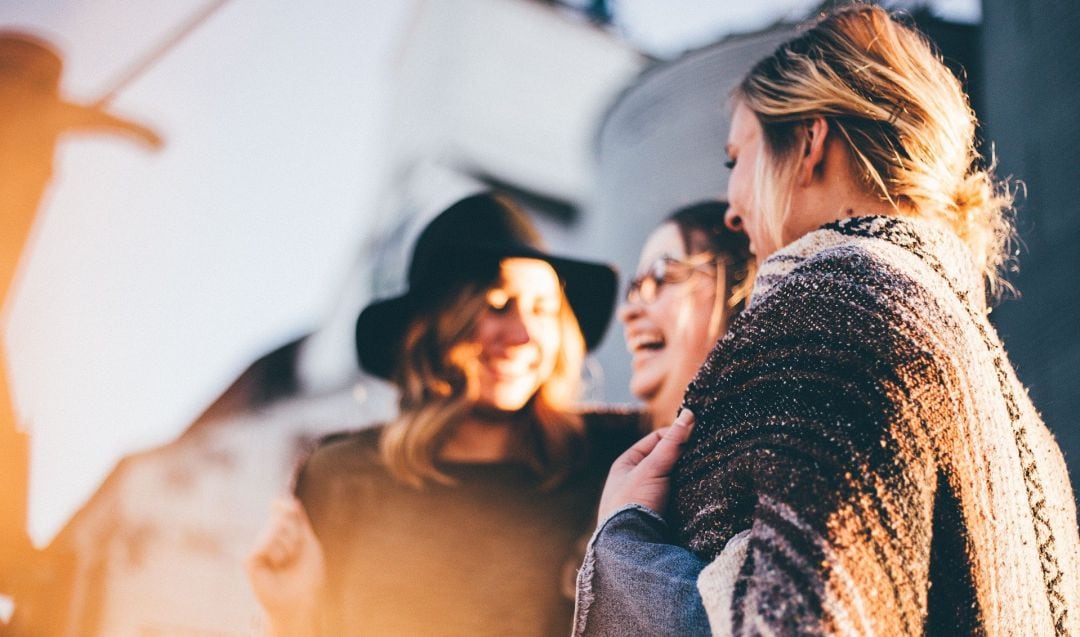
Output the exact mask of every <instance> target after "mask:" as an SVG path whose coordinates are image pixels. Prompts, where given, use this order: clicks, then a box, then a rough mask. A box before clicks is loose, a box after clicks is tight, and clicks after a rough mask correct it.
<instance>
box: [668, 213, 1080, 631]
mask: <svg viewBox="0 0 1080 637" xmlns="http://www.w3.org/2000/svg"><path fill="white" fill-rule="evenodd" d="M983 298H984V294H983V288H982V281H981V278H980V275H979V273H978V271H977V270H976V268H975V267H974V266H973V263H972V259H971V257H970V253H969V252H968V251H967V250H966V249H965V247H964V245H963V244H962V242H961V241H960V240H959V239H958V238H957V237H956V236H955V235H954V234H952V233H951V232H949V231H948V230H945V229H944V228H942V227H940V226H938V225H937V224H934V223H932V222H929V221H924V220H913V219H901V218H895V217H865V218H856V219H850V220H845V221H842V222H836V223H832V224H829V225H827V226H824V227H823V228H821V229H820V230H817V231H815V232H812V233H810V234H808V235H806V236H805V237H803V238H801V239H800V240H798V241H796V242H794V243H792V244H791V245H789V246H787V247H786V248H785V249H783V250H781V251H779V252H777V253H776V254H774V255H773V256H771V257H770V258H769V259H768V260H767V261H766V262H765V263H764V264H763V267H762V269H761V272H760V274H759V276H758V280H757V289H756V290H755V292H754V296H753V298H752V300H751V305H750V308H749V309H748V310H747V311H746V312H745V313H744V314H743V315H742V316H741V317H739V319H737V320H736V321H735V322H734V323H733V325H732V327H731V330H730V332H729V334H728V336H727V337H726V338H725V339H724V340H723V341H722V342H721V343H720V344H719V346H718V347H717V348H716V350H714V351H713V353H712V354H711V355H710V357H709V359H708V360H707V361H706V363H705V365H704V366H703V367H702V369H701V371H700V372H699V374H698V377H697V378H696V379H695V380H694V381H693V382H692V383H691V385H690V388H689V390H688V395H687V405H688V406H689V407H690V408H691V409H692V410H694V412H695V413H696V415H697V423H698V424H697V426H696V428H695V431H694V433H693V437H692V439H691V441H690V444H689V446H688V449H687V451H686V453H685V454H684V456H683V458H682V459H681V460H680V463H679V465H678V466H677V467H676V471H675V474H674V481H673V486H674V495H673V503H672V509H673V510H672V512H671V518H672V520H673V522H674V525H675V528H677V529H678V530H679V532H680V533H681V538H682V540H683V542H684V543H685V544H686V545H687V546H688V547H689V548H690V549H692V550H693V551H695V552H697V553H698V554H699V555H700V556H702V557H703V558H705V559H707V560H714V559H715V561H714V562H713V564H712V565H711V566H710V567H709V568H707V569H706V571H705V572H704V573H703V574H702V576H701V577H700V578H699V580H698V583H699V588H700V590H701V592H702V596H703V598H704V601H705V604H706V609H707V610H708V611H709V616H710V621H711V623H712V627H713V630H714V632H715V633H716V634H737V635H744V634H755V635H756V634H777V635H794V634H800V635H801V634H841V635H920V634H949V635H965V634H973V635H982V634H985V635H1026V636H1031V635H1040V636H1041V635H1080V606H1078V603H1080V602H1078V600H1080V584H1078V570H1080V549H1078V544H1080V539H1078V534H1077V524H1076V509H1075V502H1074V499H1073V494H1072V490H1071V487H1070V483H1069V477H1068V474H1067V472H1066V468H1065V464H1064V461H1063V459H1062V456H1061V452H1060V450H1059V448H1058V446H1057V444H1056V442H1055V441H1054V440H1053V438H1052V436H1051V434H1050V433H1049V431H1048V430H1047V428H1046V427H1045V425H1044V424H1043V423H1042V421H1041V419H1040V417H1039V415H1038V413H1037V412H1036V411H1035V409H1034V407H1033V406H1032V404H1031V402H1030V400H1029V399H1028V396H1027V393H1026V391H1025V390H1024V388H1023V386H1022V385H1021V384H1020V383H1019V382H1018V380H1017V379H1016V376H1015V374H1014V371H1013V368H1012V366H1011V364H1010V363H1009V361H1008V359H1007V357H1006V355H1005V353H1004V351H1003V349H1002V347H1001V344H1000V342H999V339H998V337H997V334H996V333H995V331H994V329H993V328H992V327H991V325H990V323H989V322H988V320H987V312H986V310H985V306H984V303H983V300H982V299H983ZM747 530H748V534H747V533H746V531H747ZM737 534H738V536H737V537H736V535H737ZM733 538H734V540H735V541H733V542H731V544H730V545H728V548H727V549H725V545H727V544H728V541H729V540H732V539H733ZM717 558H719V559H717Z"/></svg>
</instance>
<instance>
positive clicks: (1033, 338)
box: [979, 0, 1080, 496]
mask: <svg viewBox="0 0 1080 637" xmlns="http://www.w3.org/2000/svg"><path fill="white" fill-rule="evenodd" d="M1078 35H1080V3H1076V2H1057V1H1055V0H1026V1H1024V2H1013V1H1011V0H983V26H982V32H981V35H980V42H981V44H980V47H979V49H980V61H981V63H982V68H983V77H984V79H983V87H984V91H983V93H982V97H983V100H982V101H983V104H984V108H983V111H982V113H981V114H982V120H983V131H982V133H983V137H984V139H985V140H986V142H988V143H989V145H992V147H993V149H994V151H995V154H996V155H997V158H998V168H997V170H998V174H1000V175H1011V176H1012V177H1013V178H1014V179H1015V180H1017V183H1019V182H1022V183H1023V184H1024V187H1023V188H1021V189H1020V197H1019V198H1018V202H1019V212H1018V215H1017V227H1018V229H1019V231H1020V243H1019V245H1017V246H1016V247H1017V253H1018V254H1019V262H1020V269H1019V271H1018V272H1016V273H1015V274H1014V275H1013V276H1011V277H1010V279H1011V280H1012V281H1013V282H1014V283H1015V285H1016V287H1017V289H1018V290H1019V293H1020V296H1019V298H1018V299H1016V300H1008V301H1005V302H1004V303H1002V304H1001V305H1000V307H998V308H997V309H996V310H994V313H993V314H991V318H992V319H993V321H994V323H995V324H996V325H997V327H998V329H999V330H1000V332H1001V336H1002V339H1003V340H1004V341H1005V345H1006V347H1007V349H1008V351H1009V356H1010V357H1011V358H1012V360H1013V362H1014V363H1015V364H1016V371H1017V374H1018V375H1019V376H1020V380H1022V381H1023V382H1024V384H1026V385H1027V386H1028V389H1029V390H1030V392H1031V398H1032V400H1033V401H1034V402H1035V406H1036V407H1038V408H1039V410H1040V411H1041V412H1042V414H1043V418H1045V419H1046V422H1047V424H1048V425H1050V428H1051V429H1052V430H1053V432H1054V434H1055V435H1056V436H1057V440H1058V443H1059V444H1060V445H1061V448H1062V450H1063V451H1064V452H1065V460H1066V462H1068V464H1069V473H1070V475H1071V476H1072V482H1073V491H1074V493H1076V494H1077V495H1078V496H1080V320H1078V319H1077V316H1078V315H1080V284H1078V283H1077V273H1080V250H1078V249H1077V246H1080V214H1078V209H1080V111H1078V110H1077V105H1080V77H1078V76H1077V73H1076V69H1077V68H1080V49H1078V48H1077V47H1076V46H1075V45H1074V44H1073V43H1074V42H1075V39H1076V38H1077V37H1078Z"/></svg>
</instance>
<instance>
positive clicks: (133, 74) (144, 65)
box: [94, 0, 229, 107]
mask: <svg viewBox="0 0 1080 637" xmlns="http://www.w3.org/2000/svg"><path fill="white" fill-rule="evenodd" d="M228 2H229V0H214V1H213V2H211V3H210V4H208V5H207V6H205V7H204V8H203V9H202V10H201V11H199V12H198V13H196V14H194V15H192V16H191V18H189V19H188V20H187V21H186V22H184V23H183V24H181V25H180V26H178V27H177V28H176V29H174V30H173V32H172V34H170V35H169V36H168V37H167V38H165V39H164V40H162V41H161V42H160V43H159V44H158V45H157V46H155V47H154V48H152V49H150V50H149V51H147V52H146V53H145V54H144V55H143V56H142V57H140V58H139V59H137V60H135V61H134V62H132V63H131V64H130V65H129V66H128V67H127V69H125V70H124V71H122V72H121V73H120V74H119V75H117V76H116V79H114V80H113V81H112V82H111V83H110V84H109V88H108V89H106V91H105V93H104V94H103V95H102V96H101V97H99V98H98V99H97V101H95V102H94V105H95V106H99V107H103V106H105V105H106V104H108V103H109V102H111V101H112V100H113V99H115V98H116V96H117V95H118V94H119V93H120V91H122V90H124V89H125V88H126V87H127V86H128V84H131V83H132V82H133V81H135V79H136V78H138V77H139V76H140V75H142V74H143V73H145V72H146V71H147V70H148V69H149V68H150V67H152V66H154V65H155V64H157V62H158V61H159V60H161V58H163V57H165V54H166V53H168V52H169V51H171V50H172V49H173V48H174V47H176V45H177V44H179V43H180V42H182V41H183V40H184V38H186V37H187V36H189V35H191V33H192V32H193V31H195V29H197V28H199V26H200V25H202V24H203V23H204V22H206V21H207V20H209V19H210V17H211V16H213V15H214V14H215V13H217V12H218V10H220V9H221V8H222V7H223V6H225V4H226V3H228Z"/></svg>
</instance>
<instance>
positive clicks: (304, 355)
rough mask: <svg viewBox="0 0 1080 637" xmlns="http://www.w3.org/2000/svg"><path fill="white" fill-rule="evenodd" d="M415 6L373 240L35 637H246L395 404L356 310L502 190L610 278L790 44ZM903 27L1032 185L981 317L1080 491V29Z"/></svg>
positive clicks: (924, 22) (712, 172) (717, 149)
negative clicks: (317, 461)
mask: <svg viewBox="0 0 1080 637" xmlns="http://www.w3.org/2000/svg"><path fill="white" fill-rule="evenodd" d="M418 6H419V7H420V9H419V10H418V12H417V14H416V16H415V18H414V21H413V23H412V26H411V28H410V31H409V36H408V38H407V40H406V41H405V42H403V43H402V46H401V50H400V54H399V56H398V58H397V62H396V63H395V66H394V68H393V70H392V72H393V73H394V75H395V77H396V78H397V80H398V81H399V86H400V90H399V92H398V93H397V100H396V108H395V110H394V113H395V116H394V117H395V120H394V121H393V122H392V123H391V124H390V126H389V127H388V138H387V140H386V142H385V149H386V161H387V162H388V163H389V165H390V166H392V170H390V171H388V172H389V173H390V174H391V179H390V181H389V182H388V183H386V184H385V186H384V192H385V196H384V197H383V200H382V203H381V210H382V212H383V213H384V214H382V215H380V219H381V222H382V227H381V228H380V229H379V232H377V233H375V236H376V237H378V239H376V240H374V241H372V242H371V243H370V244H369V245H368V246H366V248H365V250H364V251H363V252H362V254H360V255H358V259H357V263H356V266H355V268H354V270H353V274H352V277H351V279H350V280H349V282H348V284H347V285H346V286H345V288H344V289H343V290H342V294H341V300H340V303H339V304H338V307H337V310H336V311H335V313H334V315H333V317H331V319H330V320H329V321H328V322H327V323H326V325H324V326H323V327H322V328H321V329H320V330H319V331H317V332H315V333H312V334H310V335H308V336H306V337H304V338H302V339H299V340H296V341H293V342H291V343H287V344H285V345H283V346H282V347H281V348H279V349H277V350H275V351H274V352H272V353H270V354H268V355H267V356H265V357H263V358H262V359H260V360H259V361H257V362H255V363H254V364H253V365H252V366H251V368H250V369H249V370H248V371H247V372H245V373H244V375H242V376H241V377H240V378H239V379H238V380H237V381H236V382H235V383H234V384H233V385H232V387H230V388H229V389H228V390H227V391H226V392H225V393H224V394H223V395H222V397H221V398H220V399H219V400H218V401H217V402H216V403H215V404H214V405H212V406H211V407H210V408H209V409H208V410H207V411H206V413H205V414H204V415H203V416H202V417H201V418H199V420H198V421H197V422H196V423H195V424H193V425H192V426H191V427H190V428H189V430H188V431H187V432H186V433H185V434H184V435H182V436H181V437H180V438H179V439H178V440H177V441H176V442H174V443H172V444H170V445H167V446H165V447H163V448H161V449H158V450H154V451H150V452H146V453H142V454H138V455H135V456H132V457H129V458H127V459H125V460H124V461H122V462H121V463H120V464H119V465H118V467H117V468H116V470H115V471H114V472H113V474H112V475H111V477H110V478H109V479H108V480H107V481H106V483H105V484H104V485H103V486H102V488H101V489H100V490H99V491H98V492H97V494H96V495H95V496H94V498H92V499H91V501H90V502H88V503H87V504H86V506H85V507H84V508H83V509H82V510H81V511H80V512H79V513H78V514H77V515H76V516H75V517H74V518H73V519H72V520H71V522H70V523H69V524H68V525H67V526H66V527H65V529H64V530H63V531H62V532H61V534H60V536H59V537H58V538H57V540H56V541H55V542H54V543H53V545H52V546H51V547H50V549H49V552H48V555H49V559H50V563H49V564H50V565H51V566H50V567H49V568H44V569H43V570H42V573H41V574H40V577H39V585H40V586H41V587H42V588H43V589H51V591H52V592H53V593H54V597H48V596H43V597H41V599H43V600H45V601H46V606H40V605H30V607H29V608H24V609H22V610H23V611H24V612H26V613H28V616H27V619H36V620H37V621H36V622H33V626H34V627H35V628H40V630H38V632H39V633H40V634H48V635H110V636H111V635H119V636H126V635H247V634H256V633H258V631H259V630H260V625H261V621H262V620H261V615H260V612H259V610H258V608H257V606H256V604H255V602H254V600H253V598H252V597H251V594H250V592H249V590H248V587H247V584H246V580H245V578H244V575H243V572H242V567H241V562H242V558H243V556H244V554H245V553H246V551H247V549H248V547H249V546H250V545H251V542H252V541H253V539H254V536H255V533H256V531H257V530H258V529H259V528H260V526H261V525H262V523H263V521H264V518H265V516H266V513H267V512H268V507H269V503H270V501H271V499H272V498H273V497H274V495H276V494H277V493H280V492H281V491H282V490H284V489H285V488H287V486H288V480H289V476H290V474H291V471H292V468H293V467H294V464H295V462H296V459H297V457H298V454H299V453H300V452H301V450H302V449H303V448H304V446H305V445H307V444H309V443H310V442H311V441H312V440H314V439H316V438H317V437H318V436H320V435H322V434H323V433H326V432H329V431H334V430H339V429H342V428H350V427H362V426H366V425H369V424H371V423H373V422H377V421H381V420H385V419H386V418H388V417H391V415H392V414H393V411H394V406H393V404H394V396H393V392H392V391H390V390H389V388H388V387H387V386H386V385H385V384H382V383H380V382H378V381H376V380H374V379H371V378H367V377H365V376H363V375H361V374H360V373H359V371H358V370H357V369H356V362H355V358H354V354H353V348H352V342H351V341H352V329H353V321H354V320H355V317H356V315H357V313H358V312H359V310H360V308H361V307H362V306H363V304H364V303H365V302H366V301H367V300H368V299H370V298H372V297H373V296H383V295H388V294H394V293H397V292H399V291H400V290H401V289H402V287H403V286H404V280H403V277H404V267H405V264H406V263H407V260H408V250H407V248H408V246H409V245H410V244H411V242H412V240H413V237H415V235H416V233H418V232H419V230H420V228H422V226H423V225H424V223H425V222H426V220H427V219H428V218H430V216H431V215H433V214H434V213H436V212H437V211H438V210H439V209H440V208H441V207H443V206H444V205H445V204H446V203H448V202H450V201H451V200H453V199H455V198H457V197H458V196H460V195H463V194H465V193H467V192H470V191H472V190H475V189H477V188H481V187H487V186H496V187H500V188H503V189H505V190H508V191H509V192H510V193H511V194H512V195H514V196H515V197H516V198H517V199H518V200H519V201H521V202H522V203H524V204H525V205H526V206H527V207H528V208H529V209H530V211H531V212H533V213H534V216H535V218H536V220H537V221H538V222H539V224H540V225H541V227H542V229H543V231H544V234H545V235H546V236H548V237H549V238H550V239H551V243H552V245H553V247H554V248H555V249H556V251H559V252H565V253H569V254H578V255H582V254H588V255H589V256H592V257H596V256H600V255H602V256H603V257H605V258H609V259H611V260H614V261H616V262H617V264H618V265H619V266H620V269H621V270H622V272H623V273H624V278H625V274H626V273H628V272H631V271H633V269H634V267H635V264H636V259H637V253H638V249H639V247H640V245H641V243H642V241H643V240H644V237H645V236H646V235H647V234H648V232H649V231H650V230H651V229H652V228H653V227H654V226H655V224H656V223H657V222H659V221H660V220H661V219H662V218H663V217H664V216H666V214H667V213H668V212H670V211H671V210H673V209H674V208H676V207H679V206H681V205H684V204H687V203H691V202H694V201H697V200H700V199H705V198H711V197H718V196H722V195H723V194H724V192H725V191H726V178H727V171H726V170H725V169H724V168H723V165H722V164H723V161H724V157H723V146H724V141H725V139H726V136H727V130H726V117H725V115H726V109H727V96H728V94H729V92H730V89H731V87H732V86H733V84H734V82H735V81H736V80H737V79H738V77H739V76H740V75H741V74H742V73H743V72H744V71H745V70H746V69H747V68H748V67H749V65H750V64H752V63H753V61H755V60H756V59H758V58H760V57H761V56H763V55H765V54H767V53H769V52H770V51H771V50H772V49H773V48H774V47H775V45H776V44H778V43H779V42H780V41H782V40H784V39H785V38H786V37H788V36H789V35H790V33H791V31H790V27H789V26H784V25H779V26H777V27H775V28H772V29H769V30H766V31H763V32H760V33H756V34H751V35H743V36H737V37H731V38H727V39H725V40H723V41H721V42H719V43H717V44H714V45H712V46H708V47H705V48H702V49H698V50H695V51H691V52H689V53H687V54H685V55H683V56H680V57H679V58H678V59H675V60H671V61H667V62H654V63H651V64H647V62H646V60H645V59H644V58H643V57H642V56H640V55H639V54H637V53H635V52H634V51H632V50H630V49H629V48H628V47H627V46H626V45H624V44H622V43H620V42H619V41H617V40H616V39H615V38H613V37H612V36H611V35H609V34H607V33H605V32H603V31H601V30H599V29H597V28H595V27H593V26H591V25H590V24H589V23H588V22H586V21H584V20H575V19H574V18H573V16H572V15H568V14H567V13H566V12H564V11H559V10H557V9H555V8H553V7H551V6H547V5H544V4H542V3H535V2H525V1H518V2H508V1H506V0H443V1H440V2H425V3H419V4H418ZM917 19H918V21H919V23H920V25H921V26H922V27H923V28H924V29H926V30H927V31H928V32H929V33H930V34H931V36H932V37H933V38H934V39H935V40H936V41H937V42H938V43H939V44H940V46H941V48H942V50H943V52H944V54H945V56H946V58H947V59H948V60H949V61H951V62H954V63H955V64H956V66H958V67H962V68H963V69H965V70H966V74H967V82H968V87H969V90H970V91H971V92H972V95H973V101H974V104H975V107H976V110H977V111H978V112H979V113H980V115H981V116H982V118H983V121H984V128H983V129H982V136H983V137H984V139H985V141H988V142H992V143H993V144H994V148H995V149H996V152H997V154H998V156H999V157H1000V160H1001V163H1000V165H999V173H1000V174H1012V175H1015V176H1016V177H1017V178H1020V179H1023V180H1024V181H1025V182H1026V183H1027V185H1028V190H1029V195H1028V197H1027V198H1026V201H1025V202H1024V203H1023V207H1022V209H1021V212H1020V217H1019V225H1020V228H1021V230H1022V236H1023V237H1024V240H1025V243H1026V246H1027V247H1026V252H1025V254H1023V255H1022V258H1021V263H1022V266H1023V267H1022V269H1021V271H1020V273H1019V275H1018V276H1016V277H1014V280H1015V281H1016V283H1017V287H1018V288H1019V289H1020V290H1021V292H1022V293H1023V296H1022V299H1021V300H1019V301H1008V302H1006V303H1004V304H1003V305H1002V306H1001V307H1000V308H998V309H996V310H995V311H994V313H993V315H992V316H993V318H994V320H995V322H996V323H997V325H998V326H999V328H1000V329H1001V332H1002V334H1003V337H1004V338H1005V341H1006V345H1007V348H1008V350H1009V352H1010V355H1011V357H1012V358H1013V360H1014V361H1015V362H1016V363H1017V367H1018V371H1019V373H1020V376H1021V378H1022V379H1023V380H1024V381H1025V382H1026V383H1027V384H1028V385H1029V387H1031V391H1032V394H1033V398H1034V400H1035V403H1036V405H1037V406H1038V407H1039V408H1040V409H1042V410H1043V413H1044V415H1045V417H1046V420H1047V422H1048V424H1049V425H1050V426H1051V428H1052V429H1053V430H1054V431H1055V433H1056V434H1057V436H1058V439H1059V441H1060V443H1061V445H1062V447H1063V449H1064V450H1065V453H1066V458H1067V460H1068V461H1069V462H1070V466H1071V468H1072V475H1073V476H1074V485H1077V484H1080V482H1078V478H1080V432H1078V430H1077V428H1076V426H1075V424H1074V422H1075V418H1076V415H1075V414H1077V413H1078V411H1080V338H1078V337H1080V328H1078V327H1077V325H1078V323H1077V321H1076V320H1075V319H1074V318H1073V314H1074V313H1075V312H1076V310H1077V309H1080V286H1077V285H1076V283H1075V274H1074V273H1075V272H1077V271H1080V267H1078V266H1080V263H1078V261H1077V260H1078V259H1080V256H1078V254H1077V251H1076V250H1073V249H1071V248H1072V246H1073V245H1074V244H1075V241H1076V240H1078V239H1080V216H1077V215H1075V214H1070V211H1071V210H1072V208H1073V207H1074V206H1076V201H1078V200H1080V197H1078V196H1077V195H1080V192H1077V189H1078V188H1080V185H1078V184H1080V178H1078V177H1080V176H1078V175H1077V174H1076V172H1077V170H1078V169H1077V168H1076V166H1078V165H1080V161H1073V159H1080V158H1077V157H1076V155H1077V154H1078V153H1080V139H1078V136H1080V132H1078V131H1080V129H1078V127H1077V126H1076V124H1077V116H1076V114H1075V105H1076V104H1078V103H1080V94H1078V93H1080V82H1077V80H1076V79H1075V72H1074V69H1075V68H1076V67H1077V63H1078V62H1080V60H1078V59H1077V58H1078V57H1080V53H1077V52H1076V51H1075V50H1072V49H1071V48H1069V47H1063V46H1061V44H1060V43H1062V42H1068V41H1070V40H1069V36H1070V35H1071V34H1073V33H1077V32H1078V31H1077V29H1078V28H1080V8H1077V7H1074V6H1068V7H1065V6H1063V5H1061V4H1060V3H1049V2H1047V3H1045V6H1044V3H1042V2H1038V1H1036V2H1025V3H1019V4H1015V3H1012V2H1007V1H1006V0H986V2H985V12H984V24H983V25H982V26H981V27H976V26H970V25H969V26H962V25H954V24H948V23H944V22H941V21H939V20H934V19H933V18H932V17H931V16H929V15H927V14H918V15H917ZM628 360H629V357H628V355H627V354H626V353H625V351H624V347H623V343H622V339H621V338H620V334H619V330H618V327H614V328H613V329H612V331H611V333H609V335H608V337H607V338H606V341H605V343H604V344H603V345H602V347H601V348H600V350H599V351H598V353H597V356H596V360H595V361H594V362H593V364H591V366H590V370H591V372H590V374H591V379H590V382H591V387H590V396H589V397H590V398H591V399H595V400H605V401H615V402H622V401H626V400H629V393H628V391H627V389H626V387H627V382H628ZM66 573H74V577H66V576H65V574H66ZM56 600H63V602H62V604H66V605H67V608H66V611H65V612H58V606H57V602H56ZM62 604H61V605H62ZM46 616H47V618H46ZM31 634H32V633H31Z"/></svg>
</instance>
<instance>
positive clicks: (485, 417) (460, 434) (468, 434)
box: [439, 413, 514, 462]
mask: <svg viewBox="0 0 1080 637" xmlns="http://www.w3.org/2000/svg"><path fill="white" fill-rule="evenodd" d="M513 433H514V422H513V415H512V414H504V415H500V414H490V413H483V414H477V413H474V414H469V415H467V416H465V417H464V418H463V419H462V421H461V422H460V423H458V424H457V425H456V426H455V427H454V430H453V433H451V435H450V439H449V440H447V441H446V444H444V445H443V447H442V449H441V450H439V459H441V460H449V461H452V462H501V461H503V460H506V459H508V458H509V457H510V455H511V452H512V443H513Z"/></svg>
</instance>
